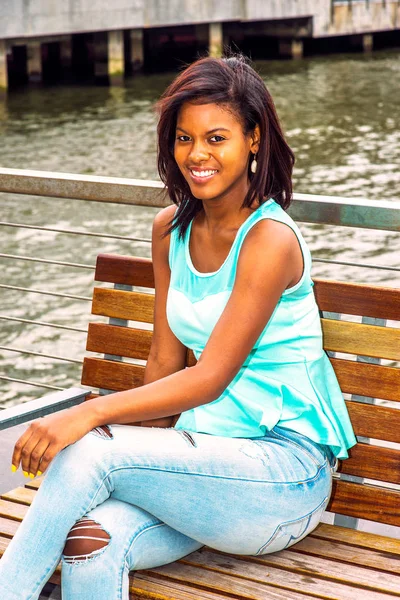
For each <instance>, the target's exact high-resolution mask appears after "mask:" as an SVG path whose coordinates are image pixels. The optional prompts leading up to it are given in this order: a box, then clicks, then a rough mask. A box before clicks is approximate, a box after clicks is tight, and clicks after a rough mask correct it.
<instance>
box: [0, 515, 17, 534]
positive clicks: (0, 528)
mask: <svg viewBox="0 0 400 600" xmlns="http://www.w3.org/2000/svg"><path fill="white" fill-rule="evenodd" d="M19 524H20V523H19V522H18V521H15V520H14V519H6V518H5V517H0V536H3V537H6V538H12V537H14V535H15V534H16V533H17V529H18V527H19Z"/></svg>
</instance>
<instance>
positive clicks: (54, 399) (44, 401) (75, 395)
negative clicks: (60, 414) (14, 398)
mask: <svg viewBox="0 0 400 600" xmlns="http://www.w3.org/2000/svg"><path fill="white" fill-rule="evenodd" d="M89 394H90V390H83V389H81V388H78V387H73V388H69V389H67V390H62V391H60V392H52V393H51V394H46V395H45V396H42V397H41V398H36V399H35V400H30V401H29V402H24V403H22V404H19V405H18V406H12V407H11V408H5V409H4V410H2V411H0V430H2V429H8V428H9V427H14V425H19V424H20V423H26V422H27V421H31V420H32V419H38V418H39V417H44V416H45V415H48V414H50V413H54V412H57V411H59V410H64V409H65V408H71V406H75V405H77V404H81V403H82V402H84V400H85V398H86V396H88V395H89Z"/></svg>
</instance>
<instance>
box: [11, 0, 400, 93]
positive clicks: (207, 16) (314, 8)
mask: <svg viewBox="0 0 400 600" xmlns="http://www.w3.org/2000/svg"><path fill="white" fill-rule="evenodd" d="M3 4H4V6H2V9H1V19H0V41H1V40H3V41H6V42H7V44H8V47H9V48H10V49H11V52H14V50H13V49H14V47H16V46H21V45H24V44H25V45H26V46H27V54H28V63H29V64H28V69H27V70H28V75H29V80H30V81H40V80H41V79H42V68H41V63H42V60H41V58H40V56H39V54H40V52H39V45H40V43H41V42H42V43H43V44H45V43H47V44H50V43H59V44H60V69H61V71H68V69H69V66H68V65H69V64H70V63H71V62H72V71H73V73H74V74H76V72H79V74H80V75H81V74H82V73H83V72H85V73H93V72H95V74H96V77H97V78H102V77H103V78H108V81H109V82H110V83H112V84H113V83H116V82H118V81H119V82H120V81H121V80H122V75H123V73H124V72H126V73H131V74H133V73H134V72H135V71H137V70H138V69H140V68H141V67H142V66H143V65H144V66H145V67H146V69H147V68H148V67H154V66H155V67H156V68H157V66H158V62H160V65H162V66H161V68H163V66H164V65H165V64H166V63H168V60H170V58H171V56H172V58H173V57H174V56H175V57H176V58H175V63H174V62H173V61H172V63H171V61H170V63H169V64H167V65H166V66H167V68H171V65H172V68H174V66H175V65H179V64H182V63H185V62H187V61H188V60H189V61H190V60H191V59H193V58H195V57H196V55H198V54H199V53H203V52H204V51H206V50H207V48H208V51H209V53H210V54H211V55H213V56H220V55H221V52H222V51H223V48H224V46H225V45H226V42H227V41H228V40H229V41H230V42H231V43H232V44H233V47H234V48H235V47H239V48H241V49H243V50H244V51H245V52H249V53H250V54H251V55H252V56H254V57H255V56H257V57H258V58H268V57H270V56H273V57H274V58H276V57H278V56H279V55H281V56H285V57H291V58H300V57H301V56H302V55H303V52H309V51H310V48H311V49H312V44H311V42H313V41H314V42H316V43H317V42H318V44H319V47H322V46H323V45H324V44H323V43H322V41H323V40H329V38H334V39H335V42H334V44H335V47H339V46H340V40H341V39H343V40H346V42H345V43H343V47H346V46H347V48H348V47H351V45H352V42H351V41H349V39H348V38H349V37H350V36H357V37H355V38H354V39H355V40H357V42H356V45H355V46H354V45H353V48H354V49H357V50H359V51H371V50H372V48H373V36H375V37H376V34H379V35H380V36H382V34H384V33H385V32H386V33H387V34H388V36H389V37H388V39H389V38H390V39H393V40H394V41H393V44H396V37H395V36H396V34H397V33H398V34H399V35H400V2H399V1H398V0H382V1H378V0H352V1H351V2H350V1H348V2H344V1H343V0H313V2H311V1H310V0H296V1H295V0H281V1H279V2H266V1H265V0H229V2H224V1H223V0H207V1H206V2H205V1H204V0H174V2H168V1H165V2H160V0H113V2H112V4H110V3H109V4H107V3H105V2H104V1H103V0H79V2H78V1H76V0H65V2H64V3H63V6H62V8H60V6H59V3H57V2H54V0H29V2H28V1H26V0H13V1H12V2H3ZM178 30H180V31H178ZM205 32H207V34H205ZM389 34H390V35H389ZM104 35H107V36H108V37H107V40H106V42H104ZM67 36H72V42H71V45H72V50H71V46H70V45H69V42H68V39H70V38H68V37H67ZM224 36H225V38H224ZM206 37H207V38H208V39H207V40H206ZM49 38H51V41H50V39H49ZM77 38H80V41H79V42H78V43H77V42H76V39H77ZM82 38H85V39H84V43H83V42H82ZM46 40H47V41H46ZM94 40H95V41H94ZM153 41H155V44H153ZM320 42H321V43H320ZM381 42H382V37H380V43H381ZM104 44H105V45H106V46H107V48H106V49H105V46H104ZM124 46H125V48H124ZM78 47H80V48H81V49H82V50H83V55H82V59H81V56H80V55H79V56H78V54H77V52H76V50H77V48H78ZM87 48H89V50H88V51H87ZM254 48H256V52H253V49H254ZM164 50H165V54H166V57H165V56H164V54H161V55H160V52H164ZM43 51H44V54H46V53H47V57H46V56H45V58H47V60H45V63H46V69H45V71H46V72H49V71H51V68H53V67H51V65H54V64H55V62H56V60H55V56H56V51H55V48H54V47H50V46H48V47H46V48H45V47H44V46H43ZM71 54H72V59H71ZM49 57H50V58H49ZM146 57H147V58H146ZM160 57H161V58H162V60H160V61H159V60H158V59H159V58H160ZM50 59H51V60H50ZM82 61H83V66H81V63H82ZM3 62H4V61H3ZM124 63H125V64H124ZM14 64H15V61H10V65H11V66H10V68H14ZM49 65H50V66H49ZM3 71H4V69H3ZM46 72H45V73H44V77H46V76H47V75H46ZM13 76H14V73H13ZM9 79H10V78H9V77H8V80H9ZM5 81H7V76H6V75H4V74H3V76H2V82H3V85H4V82H5Z"/></svg>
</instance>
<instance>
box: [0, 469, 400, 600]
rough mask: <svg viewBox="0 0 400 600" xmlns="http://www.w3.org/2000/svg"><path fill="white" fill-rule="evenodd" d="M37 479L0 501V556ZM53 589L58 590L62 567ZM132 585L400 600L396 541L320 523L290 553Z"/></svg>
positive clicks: (171, 595) (183, 567)
mask: <svg viewBox="0 0 400 600" xmlns="http://www.w3.org/2000/svg"><path fill="white" fill-rule="evenodd" d="M42 479H43V476H42V477H38V478H36V479H35V480H33V481H32V482H29V483H27V484H26V485H25V486H24V487H19V488H16V489H14V490H12V491H10V492H7V493H5V494H3V495H2V496H1V499H0V555H1V554H2V553H3V552H4V550H5V548H6V547H7V544H8V543H9V541H10V539H11V538H12V536H13V535H14V534H15V532H16V530H17V528H18V525H19V523H20V522H21V521H22V519H23V517H24V515H25V513H26V511H27V510H28V507H29V505H30V504H31V502H32V500H33V498H34V496H35V493H36V491H37V489H38V488H39V486H40V483H41V480H42ZM50 582H52V583H55V584H59V583H60V566H58V567H57V570H56V571H55V572H54V574H53V576H52V577H51V579H50ZM130 584H131V588H130V590H131V594H130V598H131V599H132V600H133V599H139V598H149V599H150V598H151V599H153V598H154V600H156V599H157V600H167V599H168V600H172V599H173V600H200V599H201V600H203V599H204V600H222V599H224V600H226V599H227V597H228V598H240V599H242V598H243V599H246V600H247V599H252V600H255V599H256V600H264V599H265V600H267V599H268V600H269V599H271V600H272V599H278V598H280V599H285V600H305V599H306V598H307V599H308V600H310V598H324V599H326V598H330V599H335V600H336V599H338V600H339V599H340V600H354V599H355V598H360V599H361V598H362V600H378V599H382V600H389V599H390V598H399V597H400V540H395V539H393V538H390V537H384V536H380V535H375V534H370V533H365V532H361V531H355V530H353V529H346V528H344V527H338V526H332V525H326V524H320V525H319V526H318V527H317V529H315V530H314V532H312V533H311V534H310V535H309V536H307V537H306V538H305V539H304V540H302V541H300V542H298V543H297V544H295V545H294V546H292V547H291V548H289V549H288V550H284V551H281V552H277V553H274V554H267V555H264V556H257V557H256V556H254V557H248V556H234V555H228V554H223V553H222V552H218V551H215V550H212V549H210V548H207V547H204V548H201V549H200V550H198V551H196V552H193V553H192V554H190V555H188V556H186V557H185V558H183V559H182V560H179V561H177V562H175V563H171V564H169V565H165V566H162V567H158V568H155V569H150V570H147V571H139V572H137V573H135V574H133V573H132V574H131V578H130ZM110 600H112V599H111V598H110Z"/></svg>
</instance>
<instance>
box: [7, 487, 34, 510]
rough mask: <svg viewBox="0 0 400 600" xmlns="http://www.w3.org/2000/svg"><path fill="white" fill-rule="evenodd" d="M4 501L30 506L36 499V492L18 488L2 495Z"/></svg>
mask: <svg viewBox="0 0 400 600" xmlns="http://www.w3.org/2000/svg"><path fill="white" fill-rule="evenodd" d="M0 497H1V499H2V500H8V501H9V502H16V503H18V504H26V505H27V506H30V505H31V503H32V500H33V498H34V497H35V491H34V490H31V489H29V488H27V487H17V488H15V489H14V490H10V491H9V492H6V493H4V494H1V496H0Z"/></svg>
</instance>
